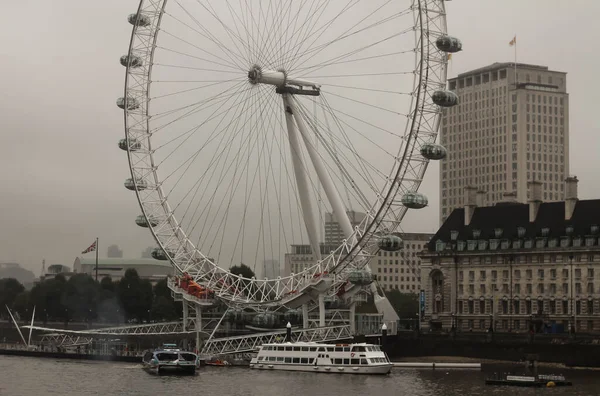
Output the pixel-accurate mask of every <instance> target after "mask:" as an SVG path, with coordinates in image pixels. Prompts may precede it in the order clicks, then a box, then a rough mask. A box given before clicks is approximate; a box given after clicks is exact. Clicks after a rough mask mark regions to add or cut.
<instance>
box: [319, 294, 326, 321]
mask: <svg viewBox="0 0 600 396" xmlns="http://www.w3.org/2000/svg"><path fill="white" fill-rule="evenodd" d="M319 327H325V294H323V293H321V294H319Z"/></svg>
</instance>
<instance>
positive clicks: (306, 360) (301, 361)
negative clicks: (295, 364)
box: [300, 358, 308, 364]
mask: <svg viewBox="0 0 600 396" xmlns="http://www.w3.org/2000/svg"><path fill="white" fill-rule="evenodd" d="M300 363H302V364H307V363H308V358H301V359H300Z"/></svg>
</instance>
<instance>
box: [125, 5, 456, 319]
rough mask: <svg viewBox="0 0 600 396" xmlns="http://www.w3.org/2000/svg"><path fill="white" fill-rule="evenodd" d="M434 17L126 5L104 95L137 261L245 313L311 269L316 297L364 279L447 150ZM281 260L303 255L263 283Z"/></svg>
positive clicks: (392, 242)
mask: <svg viewBox="0 0 600 396" xmlns="http://www.w3.org/2000/svg"><path fill="white" fill-rule="evenodd" d="M445 17H446V13H445V7H444V3H443V1H442V0H370V1H360V0H298V1H296V0H294V1H292V0H271V1H269V0H244V1H240V0H237V1H236V0H219V1H210V0H169V1H167V0H141V1H140V4H139V7H138V10H137V12H135V13H134V14H131V15H130V16H129V18H128V20H129V23H131V25H133V31H132V35H131V40H130V44H129V51H128V53H127V54H126V55H124V56H122V57H121V64H122V65H123V66H125V67H126V77H125V90H124V95H123V97H121V98H119V99H118V100H117V105H118V107H119V108H121V109H123V110H124V120H125V139H123V140H121V141H120V142H119V147H120V148H121V149H123V150H126V151H127V154H128V160H129V167H130V169H131V178H129V179H127V180H126V181H125V187H126V188H127V189H129V190H132V191H134V192H135V194H136V196H137V199H138V201H139V204H140V207H141V212H142V213H141V214H140V215H139V216H138V217H137V218H136V220H135V221H136V223H137V224H138V225H139V226H141V227H146V228H148V229H149V230H150V231H151V232H152V235H153V236H154V238H155V239H156V242H157V243H158V245H159V247H158V248H157V249H156V250H155V252H153V256H154V257H155V258H157V259H167V260H170V261H171V263H172V264H173V265H174V266H175V268H176V269H177V271H179V272H181V273H187V274H189V276H191V277H192V278H193V279H194V280H195V281H196V282H198V283H200V284H202V285H204V286H205V287H207V288H209V289H211V290H213V291H215V293H216V295H217V296H218V297H219V298H220V299H222V300H223V301H225V302H226V303H228V304H230V305H236V306H251V307H254V308H256V309H260V308H259V307H269V306H273V305H286V304H288V303H290V302H291V301H293V300H294V299H297V298H298V297H299V296H301V295H302V294H303V293H304V291H305V290H306V289H307V288H308V287H309V286H310V285H311V284H314V282H315V279H319V278H320V277H323V276H325V274H327V276H328V277H329V278H331V283H330V284H328V286H327V287H328V290H330V292H331V293H335V292H339V289H340V288H343V287H344V286H343V285H345V284H347V282H348V281H351V282H352V283H354V284H358V285H362V286H365V285H368V284H370V283H371V281H372V277H371V274H370V272H369V271H370V269H369V260H370V258H371V257H372V256H373V255H374V254H375V253H376V252H377V250H379V249H383V250H398V249H399V248H400V247H401V240H400V237H399V236H398V232H400V231H401V227H400V223H401V221H402V219H403V217H404V215H405V213H406V211H407V210H408V209H419V208H423V207H425V206H426V205H427V198H426V197H425V196H424V195H423V194H420V193H418V192H417V190H418V188H419V186H420V184H421V181H422V180H423V177H424V174H425V171H426V168H427V165H428V162H429V161H430V160H439V159H442V158H444V157H445V155H446V150H445V149H444V147H442V146H441V145H439V144H436V143H435V140H436V137H437V131H438V127H439V123H440V115H441V110H442V108H443V107H449V106H453V105H456V104H457V102H458V99H457V97H456V95H454V94H453V93H452V92H450V91H446V89H445V86H446V66H447V59H448V53H451V52H456V51H459V50H461V43H460V41H459V40H457V39H455V38H453V37H451V36H448V35H447V33H446V19H445ZM352 213H360V214H361V215H360V216H359V218H358V219H357V218H355V217H352V216H349V214H352ZM351 217H352V218H351ZM327 219H329V222H327ZM325 223H327V224H329V226H328V227H330V228H331V227H333V228H331V229H324V226H323V225H324V224H325ZM332 224H333V226H332ZM303 247H304V248H303ZM305 247H309V248H308V250H307V249H306V248H305ZM303 249H304V250H303ZM291 253H296V256H298V254H299V255H300V256H299V257H300V259H302V258H303V257H304V258H305V259H306V262H304V263H302V265H301V266H298V265H297V264H296V267H295V268H293V269H292V273H291V274H290V275H287V276H274V277H271V279H268V274H267V273H265V271H263V268H264V267H265V263H267V262H269V263H273V262H275V263H277V262H278V263H283V262H285V260H286V258H288V259H289V255H290V254H291ZM303 253H304V256H303ZM240 263H244V264H246V265H248V266H249V267H251V268H252V269H253V270H254V271H255V272H258V273H261V276H260V279H258V278H252V279H247V278H244V277H242V276H238V275H235V274H232V273H230V272H229V271H228V270H227V268H230V267H231V266H234V265H239V264H240Z"/></svg>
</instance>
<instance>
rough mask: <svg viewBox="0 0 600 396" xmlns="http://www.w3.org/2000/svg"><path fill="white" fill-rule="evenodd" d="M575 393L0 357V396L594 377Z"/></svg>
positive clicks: (400, 373) (410, 388)
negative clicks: (534, 383) (535, 384)
mask: <svg viewBox="0 0 600 396" xmlns="http://www.w3.org/2000/svg"><path fill="white" fill-rule="evenodd" d="M562 372H563V373H565V374H566V375H567V377H568V379H570V380H572V381H573V383H574V386H573V387H565V388H553V389H545V388H542V389H529V388H502V387H491V386H485V385H484V379H485V377H486V375H487V374H486V373H482V372H480V371H470V370H435V371H433V370H407V369H399V368H395V369H394V370H393V371H392V374H391V375H389V376H354V375H340V374H316V373H289V372H287V373H286V372H264V371H260V372H259V371H252V370H250V369H248V368H240V367H202V368H200V370H199V374H198V375H196V376H194V377H175V376H163V377H157V376H153V375H150V374H148V373H146V372H144V371H143V370H142V369H141V366H140V365H137V364H131V363H112V362H90V361H72V360H56V359H46V358H41V359H40V358H29V357H12V356H0V395H3V396H4V395H6V396H46V395H62V396H71V395H85V396H91V395H103V396H104V395H123V396H129V395H161V396H162V395H186V396H187V395H210V396H215V395H216V396H220V395H226V396H285V395H307V396H313V395H315V396H316V395H327V396H333V395H343V396H365V395H374V396H383V395H410V396H433V395H443V396H475V395H477V396H479V395H483V394H490V395H498V396H502V395H511V396H518V395H542V394H544V395H545V394H548V395H554V396H557V395H569V396H584V395H585V396H589V395H599V394H600V375H598V373H597V372H589V371H568V372H566V371H562Z"/></svg>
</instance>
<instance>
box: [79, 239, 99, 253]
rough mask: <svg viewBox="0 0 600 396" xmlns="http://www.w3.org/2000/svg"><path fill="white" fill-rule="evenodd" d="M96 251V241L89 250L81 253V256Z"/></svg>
mask: <svg viewBox="0 0 600 396" xmlns="http://www.w3.org/2000/svg"><path fill="white" fill-rule="evenodd" d="M94 250H96V241H94V243H92V244H91V245H90V247H89V248H87V249H85V250H84V251H83V252H81V254H86V253H89V252H93V251H94Z"/></svg>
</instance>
